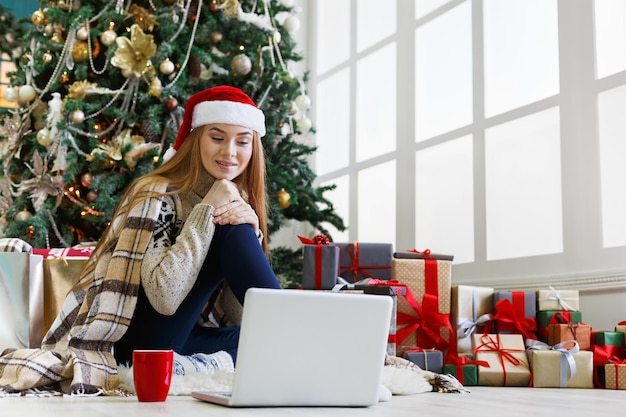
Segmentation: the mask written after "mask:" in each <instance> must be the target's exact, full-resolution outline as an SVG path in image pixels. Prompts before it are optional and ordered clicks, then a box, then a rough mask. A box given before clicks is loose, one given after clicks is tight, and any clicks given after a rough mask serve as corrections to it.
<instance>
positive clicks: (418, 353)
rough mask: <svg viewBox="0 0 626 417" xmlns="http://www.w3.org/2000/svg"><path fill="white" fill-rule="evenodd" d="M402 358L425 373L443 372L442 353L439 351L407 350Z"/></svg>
mask: <svg viewBox="0 0 626 417" xmlns="http://www.w3.org/2000/svg"><path fill="white" fill-rule="evenodd" d="M402 357H403V358H404V359H408V360H410V361H411V362H413V363H414V364H416V365H417V366H419V367H420V368H422V369H423V370H425V371H431V372H435V373H438V374H440V373H442V371H443V353H442V352H441V351H440V350H409V351H406V352H404V353H403V354H402Z"/></svg>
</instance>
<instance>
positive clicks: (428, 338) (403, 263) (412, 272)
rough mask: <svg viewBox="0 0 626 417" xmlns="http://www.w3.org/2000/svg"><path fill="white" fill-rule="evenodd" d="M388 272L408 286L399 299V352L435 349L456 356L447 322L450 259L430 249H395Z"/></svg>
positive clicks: (446, 354)
mask: <svg viewBox="0 0 626 417" xmlns="http://www.w3.org/2000/svg"><path fill="white" fill-rule="evenodd" d="M393 256H394V257H393V260H392V264H391V265H392V266H391V273H392V277H393V279H394V280H396V281H398V282H399V283H401V284H404V285H406V286H407V288H408V289H409V290H410V291H407V296H406V297H403V298H399V299H398V352H399V353H400V354H401V353H403V352H405V351H406V350H410V349H415V348H422V349H436V350H440V351H442V352H444V356H445V357H446V358H448V357H449V356H456V338H455V336H454V332H453V331H452V325H451V324H450V293H451V286H452V259H453V257H452V256H450V255H437V254H431V253H430V251H428V250H427V251H424V252H418V251H416V250H413V251H407V252H396V253H394V255H393Z"/></svg>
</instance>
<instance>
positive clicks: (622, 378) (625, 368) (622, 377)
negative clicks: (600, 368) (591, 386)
mask: <svg viewBox="0 0 626 417" xmlns="http://www.w3.org/2000/svg"><path fill="white" fill-rule="evenodd" d="M604 375H605V381H606V389H626V360H624V359H620V358H617V357H612V358H609V360H608V363H607V364H606V365H604Z"/></svg>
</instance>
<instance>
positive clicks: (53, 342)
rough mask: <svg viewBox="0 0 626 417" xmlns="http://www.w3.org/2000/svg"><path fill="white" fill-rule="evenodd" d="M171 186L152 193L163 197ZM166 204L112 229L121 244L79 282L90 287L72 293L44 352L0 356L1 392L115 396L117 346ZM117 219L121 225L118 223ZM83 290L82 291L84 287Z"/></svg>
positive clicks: (147, 203) (149, 203) (150, 202)
mask: <svg viewBox="0 0 626 417" xmlns="http://www.w3.org/2000/svg"><path fill="white" fill-rule="evenodd" d="M166 186H167V184H157V185H153V186H151V187H150V189H149V191H154V192H156V193H160V192H163V191H165V188H166ZM160 204H161V201H160V199H159V198H149V199H147V200H144V201H143V202H142V203H140V204H138V205H136V206H134V207H132V208H131V210H130V213H129V216H128V219H127V221H126V224H125V225H124V227H120V226H121V225H120V224H119V220H118V219H115V220H114V222H113V224H112V230H111V232H112V235H113V236H114V237H115V240H116V243H115V244H114V245H113V247H112V249H111V250H109V251H107V252H105V253H103V254H101V255H100V256H99V257H98V258H96V257H95V256H92V258H91V259H90V260H89V261H88V262H89V263H91V264H93V263H96V267H95V269H94V270H93V272H92V273H89V274H83V275H82V276H80V277H79V280H78V282H79V283H89V284H88V285H87V286H83V288H82V289H77V290H73V291H72V292H71V293H70V294H68V296H67V298H66V299H65V302H64V303H63V307H62V309H61V311H60V312H59V315H58V316H57V317H56V319H55V321H54V323H53V324H52V326H51V328H50V330H49V331H48V333H47V334H46V336H45V337H44V340H43V342H42V347H41V348H40V349H17V350H14V349H7V350H6V351H5V352H3V353H2V356H0V390H2V391H4V392H5V393H15V392H20V391H25V390H30V389H35V390H46V389H52V390H61V391H62V392H65V393H71V394H74V395H96V394H115V393H116V390H117V388H118V384H119V378H118V372H117V362H116V361H115V358H114V356H113V344H114V343H115V342H117V341H118V340H119V339H120V338H121V337H122V336H123V335H124V333H125V332H126V330H127V329H128V325H129V324H130V321H131V318H132V316H133V312H134V310H135V306H136V303H137V294H138V290H139V285H140V279H141V278H140V273H141V262H142V259H143V257H144V255H145V252H146V249H147V247H148V243H149V242H150V238H151V236H152V232H153V230H154V226H155V223H156V219H157V216H158V213H159V207H160ZM116 220H117V223H116ZM79 288H80V287H79Z"/></svg>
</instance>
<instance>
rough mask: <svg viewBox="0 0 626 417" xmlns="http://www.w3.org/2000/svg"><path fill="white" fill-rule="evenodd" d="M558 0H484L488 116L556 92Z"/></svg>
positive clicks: (557, 70)
mask: <svg viewBox="0 0 626 417" xmlns="http://www.w3.org/2000/svg"><path fill="white" fill-rule="evenodd" d="M557 26H558V21H557V2H556V0H507V1H501V0H485V2H484V30H485V32H484V44H485V114H486V116H487V117H490V116H493V115H495V114H499V113H502V112H505V111H508V110H511V109H514V108H516V107H519V106H524V105H526V104H529V103H532V102H535V101H537V100H541V99H543V98H546V97H550V96H552V95H554V94H557V93H558V92H559V62H558V59H559V58H558V57H559V49H558V27H557Z"/></svg>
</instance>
